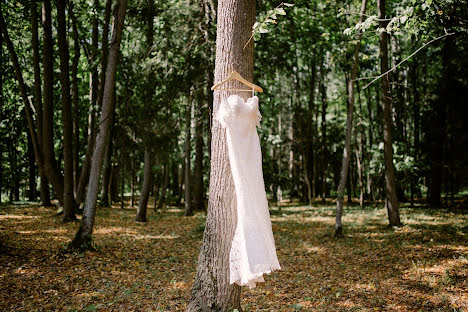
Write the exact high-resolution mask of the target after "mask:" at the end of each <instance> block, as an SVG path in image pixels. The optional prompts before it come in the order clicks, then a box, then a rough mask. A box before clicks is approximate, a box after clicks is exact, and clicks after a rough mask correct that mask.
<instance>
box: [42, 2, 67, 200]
mask: <svg viewBox="0 0 468 312" xmlns="http://www.w3.org/2000/svg"><path fill="white" fill-rule="evenodd" d="M51 14H52V7H51V4H50V0H44V1H43V2H42V24H43V38H44V42H43V58H44V81H43V84H44V87H43V114H42V154H43V155H44V171H45V174H46V175H47V179H48V180H49V182H50V183H51V184H52V188H53V190H54V193H55V196H56V197H57V199H58V200H59V202H60V205H62V206H63V205H64V198H63V194H64V185H63V176H62V174H61V173H60V171H59V170H58V166H57V162H56V160H55V151H54V55H53V52H54V49H53V38H52V17H51Z"/></svg>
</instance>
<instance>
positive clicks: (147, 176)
mask: <svg viewBox="0 0 468 312" xmlns="http://www.w3.org/2000/svg"><path fill="white" fill-rule="evenodd" d="M151 166H152V165H151V153H150V151H149V149H148V148H147V149H145V169H144V174H143V185H142V188H141V194H140V202H139V203H138V211H137V215H136V218H135V221H139V222H146V211H147V207H148V198H149V192H150V187H151Z"/></svg>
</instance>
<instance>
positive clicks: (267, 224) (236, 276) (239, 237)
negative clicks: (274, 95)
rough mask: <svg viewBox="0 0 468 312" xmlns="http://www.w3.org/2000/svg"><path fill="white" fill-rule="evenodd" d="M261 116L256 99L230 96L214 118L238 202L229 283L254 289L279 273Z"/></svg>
mask: <svg viewBox="0 0 468 312" xmlns="http://www.w3.org/2000/svg"><path fill="white" fill-rule="evenodd" d="M261 118H262V116H261V114H260V112H259V110H258V97H257V96H252V97H251V98H249V99H248V100H247V101H246V102H245V101H244V100H243V99H242V98H241V97H240V96H238V95H231V96H229V97H228V98H227V99H225V100H223V101H222V102H221V104H220V107H219V110H218V112H217V115H216V119H218V120H219V122H220V124H221V125H222V126H223V127H224V128H226V138H227V145H228V151H229V163H230V165H231V171H232V177H233V179H234V186H235V192H236V199H237V201H236V202H237V225H236V230H235V234H234V238H233V240H232V246H231V250H230V253H229V266H230V283H231V284H232V283H237V284H238V285H241V286H244V285H247V286H249V287H250V288H254V287H255V283H257V282H264V279H263V274H264V273H267V274H269V273H270V272H272V271H274V270H280V269H281V267H280V264H279V262H278V258H277V255H276V248H275V241H274V237H273V232H272V228H271V220H270V213H269V211H268V201H267V199H266V193H265V185H264V181H263V172H262V154H261V149H260V141H259V137H258V134H257V128H256V127H257V126H258V127H260V120H261Z"/></svg>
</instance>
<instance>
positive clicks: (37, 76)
mask: <svg viewBox="0 0 468 312" xmlns="http://www.w3.org/2000/svg"><path fill="white" fill-rule="evenodd" d="M30 7H31V25H32V27H31V33H32V50H33V68H34V102H35V106H36V127H37V136H38V140H39V142H38V143H39V145H42V118H43V117H42V89H41V70H40V66H39V65H40V55H39V35H38V14H37V6H36V3H35V2H31V4H30ZM33 147H34V145H33ZM38 168H39V176H40V180H41V204H42V206H44V207H47V206H51V205H52V203H51V202H50V191H49V181H47V177H46V175H45V173H44V170H41V168H42V165H38Z"/></svg>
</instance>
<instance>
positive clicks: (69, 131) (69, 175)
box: [57, 0, 76, 222]
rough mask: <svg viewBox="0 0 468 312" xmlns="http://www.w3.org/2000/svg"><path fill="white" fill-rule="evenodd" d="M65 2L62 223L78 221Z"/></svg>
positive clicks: (60, 8)
mask: <svg viewBox="0 0 468 312" xmlns="http://www.w3.org/2000/svg"><path fill="white" fill-rule="evenodd" d="M65 6H66V1H65V0H57V20H58V28H57V33H58V45H59V54H60V83H61V90H62V123H63V125H62V126H63V192H64V193H63V216H62V221H63V222H68V221H73V220H76V217H75V197H74V192H73V190H74V188H73V119H72V108H71V98H70V68H69V67H70V66H69V55H70V53H69V51H68V42H67V34H66V33H67V23H66V18H65Z"/></svg>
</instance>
